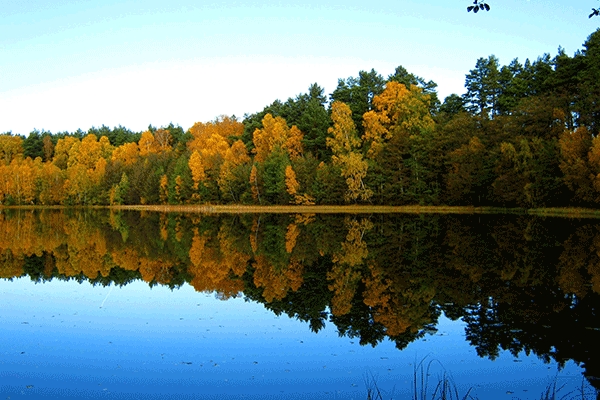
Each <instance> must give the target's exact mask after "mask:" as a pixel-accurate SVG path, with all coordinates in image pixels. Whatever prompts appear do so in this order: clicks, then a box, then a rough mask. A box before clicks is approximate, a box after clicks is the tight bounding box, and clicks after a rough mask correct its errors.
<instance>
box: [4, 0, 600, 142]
mask: <svg viewBox="0 0 600 400" xmlns="http://www.w3.org/2000/svg"><path fill="white" fill-rule="evenodd" d="M469 4H470V0H431V1H423V0H395V1H377V0H375V1H356V0H349V1H345V2H341V1H339V0H334V1H328V2H322V1H318V2H317V1H303V2H300V1H286V2H283V1H280V2H276V1H245V0H240V1H206V2H199V1H183V0H181V1H179V0H171V1H169V2H166V1H153V0H148V1H111V0H104V1H96V0H91V1H85V0H79V1H77V0H62V1H60V0H31V1H26V2H25V1H19V0H3V1H2V3H1V5H0V22H1V23H0V132H6V131H12V132H13V133H15V134H17V133H19V134H27V133H28V132H30V131H31V130H33V129H34V128H35V129H39V130H41V129H45V130H50V131H52V132H58V131H63V130H68V131H73V130H76V129H77V128H81V129H83V130H87V129H88V128H90V127H91V126H100V125H102V124H105V125H108V126H111V127H112V126H115V125H119V124H121V125H123V126H125V127H128V128H130V129H132V130H136V131H138V130H143V129H145V128H146V127H147V126H148V124H153V125H155V126H161V125H167V124H168V123H169V122H173V123H174V124H179V125H181V126H182V127H183V128H184V129H187V128H189V127H190V126H191V125H192V124H193V123H194V122H196V121H209V120H212V119H214V118H215V117H217V116H218V115H220V114H227V115H231V114H235V115H237V116H238V117H242V116H243V114H244V113H253V112H256V111H259V110H261V109H262V108H263V107H264V106H265V105H267V104H270V103H271V102H272V101H274V100H275V99H281V100H286V99H287V98H288V97H294V96H295V95H297V94H298V93H301V92H305V91H306V90H307V88H308V86H309V85H310V84H311V83H313V82H317V83H318V84H319V85H321V86H322V87H324V88H325V90H326V93H327V94H329V93H331V92H332V91H333V90H334V89H335V86H336V84H337V80H338V78H347V77H348V76H356V75H357V74H358V71H359V70H361V69H364V70H370V69H371V68H375V70H376V71H377V72H379V73H381V74H382V75H384V76H387V75H389V74H391V73H392V72H393V70H394V68H395V67H396V66H398V65H402V66H404V67H405V68H406V69H407V70H408V71H409V72H412V73H414V74H416V75H419V76H422V77H423V78H425V79H427V80H430V79H431V80H433V81H435V82H437V83H438V85H439V87H438V89H439V94H440V98H442V99H443V98H444V97H445V96H447V95H449V94H451V93H458V94H462V93H463V92H464V79H465V74H467V73H468V71H469V70H470V69H472V68H473V67H474V66H475V62H476V60H477V58H479V57H487V56H488V55H490V54H494V55H496V56H497V57H498V58H499V59H500V62H501V63H502V64H508V63H509V62H510V61H511V60H512V59H514V58H517V57H518V58H519V60H521V61H524V60H525V59H526V58H530V59H536V58H537V57H538V56H540V55H542V54H543V53H550V55H551V56H554V55H556V53H557V49H558V47H559V46H562V47H563V48H564V49H565V50H566V52H567V54H570V55H572V54H573V53H574V52H575V51H577V50H579V49H581V45H582V44H583V42H584V41H585V40H586V38H587V37H588V35H589V34H591V33H592V32H593V31H595V30H596V29H597V28H598V27H600V17H595V18H592V19H588V14H589V13H590V12H591V8H592V7H599V6H600V2H598V1H597V0H576V1H574V0H555V1H547V0H489V4H490V5H491V7H492V9H491V11H489V12H487V13H481V12H480V13H479V14H477V15H474V14H473V13H467V12H466V7H467V6H468V5H469Z"/></svg>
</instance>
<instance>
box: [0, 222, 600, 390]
mask: <svg viewBox="0 0 600 400" xmlns="http://www.w3.org/2000/svg"><path fill="white" fill-rule="evenodd" d="M1 216H2V218H1V220H0V224H1V225H2V227H1V228H2V231H1V232H3V233H2V235H3V236H2V237H1V238H0V253H1V254H2V258H0V277H2V278H5V279H2V280H0V300H1V301H0V337H1V338H2V339H1V347H0V354H1V357H0V394H1V395H2V397H0V398H2V399H4V398H11V399H17V398H31V399H51V398H74V399H75V398H90V399H96V398H98V399H99V398H106V399H134V398H150V399H152V398H156V399H159V398H161V399H162V398H173V399H175V398H177V399H181V398H184V399H185V398H190V399H194V398H215V399H216V398H220V399H222V398H249V399H254V398H256V399H258V398H261V399H262V398H290V399H291V398H302V399H342V398H343V399H346V398H348V399H365V398H366V397H367V396H366V395H367V390H368V388H373V387H374V385H375V384H376V385H377V387H378V388H379V389H380V390H381V392H382V395H383V396H384V398H411V397H412V393H413V379H414V377H415V375H417V376H418V377H420V374H421V372H420V371H421V370H420V369H419V368H416V365H415V364H419V362H422V363H421V365H422V366H424V368H427V367H429V368H430V369H429V371H428V372H429V374H428V376H426V377H425V379H424V380H425V382H426V383H428V387H427V388H424V387H419V388H417V391H418V392H420V393H424V392H425V391H426V392H427V393H429V396H428V397H429V398H431V395H432V394H433V391H434V389H435V385H436V384H437V383H438V382H440V381H441V380H443V379H444V377H445V378H446V379H449V380H451V382H452V385H453V386H455V387H456V389H457V390H458V392H459V394H461V395H465V394H467V393H469V394H470V395H471V396H473V397H474V398H480V399H488V398H492V399H495V398H498V399H512V398H521V399H529V398H532V399H539V398H540V395H541V393H542V392H544V391H545V389H546V388H547V387H548V385H551V384H553V383H556V384H557V388H560V390H559V392H558V397H559V398H560V397H566V398H581V396H580V392H581V390H583V391H584V393H585V395H586V398H590V399H593V398H596V395H595V390H594V389H593V386H594V385H597V383H598V382H597V379H596V376H597V374H596V371H597V369H596V368H597V365H598V364H597V363H598V358H597V357H596V355H597V354H598V350H596V346H597V343H598V339H599V338H600V327H599V326H600V321H598V320H597V317H596V315H597V314H596V305H597V304H598V288H599V285H598V284H599V283H600V280H598V277H600V274H599V273H598V272H600V271H597V270H598V268H597V267H598V266H600V263H599V262H598V254H599V252H597V251H596V248H595V247H594V246H596V244H597V245H598V246H599V248H600V235H598V234H597V233H600V229H599V228H600V225H598V224H597V223H596V222H595V221H573V220H555V219H551V220H549V219H536V218H532V217H514V216H513V217H506V216H504V217H485V218H484V220H483V221H482V220H481V218H480V217H464V216H463V217H440V216H433V217H431V216H428V217H423V216H383V217H382V216H376V217H372V216H345V217H344V216H342V217H339V216H318V215H317V216H314V215H313V216H264V215H263V216H260V217H259V216H220V217H209V216H194V217H186V216H182V215H171V214H169V215H158V214H150V215H140V214H138V213H122V214H114V213H113V214H111V213H108V212H106V213H102V212H100V213H90V212H80V213H76V212H73V213H71V214H68V213H62V212H15V213H4V214H2V215H1ZM415 370H416V372H415ZM426 372H427V371H426V370H424V373H425V374H426ZM426 375H427V374H426ZM582 387H583V389H582ZM469 390H470V392H469ZM573 391H575V392H573Z"/></svg>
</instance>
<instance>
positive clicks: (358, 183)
mask: <svg viewBox="0 0 600 400" xmlns="http://www.w3.org/2000/svg"><path fill="white" fill-rule="evenodd" d="M331 119H332V120H333V127H331V128H329V129H328V130H327V132H328V133H329V134H330V135H331V137H328V138H327V146H329V147H330V148H331V151H332V152H333V156H332V157H331V160H332V161H333V164H334V165H337V166H339V167H340V168H341V170H342V176H343V177H344V178H346V184H347V185H348V190H347V191H346V193H345V199H346V201H348V202H350V201H351V202H357V201H358V200H362V201H366V200H368V199H369V198H370V197H371V196H372V195H373V191H372V190H371V189H369V188H368V187H367V186H366V185H365V183H364V181H363V180H364V178H365V177H366V176H367V169H368V164H367V162H366V161H365V160H364V159H363V156H362V153H361V152H360V146H361V144H362V142H361V140H360V138H359V137H358V134H357V131H356V126H355V125H354V121H353V120H352V111H351V110H350V107H348V105H347V104H345V103H342V102H339V101H335V102H333V104H332V105H331Z"/></svg>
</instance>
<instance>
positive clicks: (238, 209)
mask: <svg viewBox="0 0 600 400" xmlns="http://www.w3.org/2000/svg"><path fill="white" fill-rule="evenodd" d="M45 209H57V210H66V209H94V210H96V209H107V210H117V211H120V210H124V211H151V212H178V213H197V214H491V215H493V214H512V215H535V216H545V217H571V218H600V209H592V208H558V207H554V208H504V207H475V206H418V205H411V206H371V205H343V206H340V205H310V206H307V205H268V206H261V205H211V204H195V205H189V204H188V205H141V204H140V205H119V206H61V205H55V206H40V205H29V206H27V205H19V206H3V205H0V210H45Z"/></svg>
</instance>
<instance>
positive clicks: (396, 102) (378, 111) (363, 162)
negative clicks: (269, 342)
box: [0, 30, 600, 207]
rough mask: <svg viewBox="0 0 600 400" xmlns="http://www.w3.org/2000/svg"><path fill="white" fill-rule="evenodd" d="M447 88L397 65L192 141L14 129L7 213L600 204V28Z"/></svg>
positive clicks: (2, 166) (214, 127)
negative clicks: (461, 87)
mask: <svg viewBox="0 0 600 400" xmlns="http://www.w3.org/2000/svg"><path fill="white" fill-rule="evenodd" d="M436 87H437V85H436V83H435V82H433V81H426V80H425V79H423V78H421V77H419V76H417V75H414V74H412V73H410V72H408V71H407V70H406V69H404V68H403V67H401V66H400V67H398V68H396V70H395V72H394V73H393V74H392V75H390V76H388V77H387V78H385V77H383V76H382V75H380V74H378V73H377V72H376V71H375V70H371V71H369V72H367V71H360V72H359V74H358V76H357V77H349V78H346V79H340V80H339V81H338V85H337V88H336V89H335V90H334V91H333V93H331V94H330V95H329V97H327V96H326V95H325V93H324V90H323V89H322V88H321V87H319V86H318V85H317V84H313V85H311V86H310V87H309V89H308V92H307V93H302V94H299V95H297V96H296V97H295V98H290V99H288V100H287V101H286V102H281V101H279V100H277V101H275V102H273V103H272V104H270V105H268V106H266V107H265V108H264V109H263V110H262V111H260V112H257V113H254V114H246V115H245V116H244V117H243V119H242V120H239V119H238V118H236V117H235V116H220V117H218V118H216V119H215V120H213V121H211V122H207V123H202V122H198V123H196V124H194V125H193V126H192V127H191V128H189V129H188V130H187V131H184V130H183V129H182V128H181V127H179V126H175V125H173V124H169V125H168V126H164V127H161V128H155V127H152V126H150V127H149V128H148V130H146V131H144V132H132V131H130V130H128V129H126V128H124V127H121V126H119V127H115V128H113V129H111V128H108V127H106V126H102V127H100V128H91V129H89V130H88V131H87V132H84V131H81V130H78V131H77V132H72V133H69V132H61V133H54V134H53V133H50V132H47V131H33V132H31V133H30V134H29V135H28V136H27V137H23V136H20V135H13V134H12V133H10V132H9V133H4V134H2V135H0V203H1V204H3V205H121V204H205V203H210V204H230V203H234V204H261V205H269V204H355V203H360V204H374V205H379V204H385V205H406V204H421V205H475V206H501V207H556V206H561V207H565V206H577V207H597V206H598V203H599V202H600V138H598V133H599V130H600V30H598V31H596V32H594V33H593V34H591V35H590V36H589V37H588V38H587V40H586V41H585V43H584V44H583V50H581V51H578V52H577V53H575V54H574V55H573V56H570V55H567V54H566V53H565V52H564V51H563V50H562V49H560V48H559V50H558V54H557V55H555V56H553V57H552V56H550V55H549V54H545V55H542V56H540V57H538V58H537V59H536V60H535V61H530V60H525V62H524V63H521V62H519V60H517V59H515V60H513V61H511V62H510V63H509V64H508V65H501V64H500V61H499V60H498V59H497V58H496V57H495V56H493V55H491V56H489V57H487V58H480V59H478V60H477V61H476V63H475V67H474V68H473V69H472V70H470V71H469V72H468V74H467V75H466V78H465V88H466V93H465V94H464V95H462V96H459V95H456V94H453V95H450V96H448V97H446V99H445V100H444V101H443V102H441V101H440V100H439V99H438V96H437V92H436Z"/></svg>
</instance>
